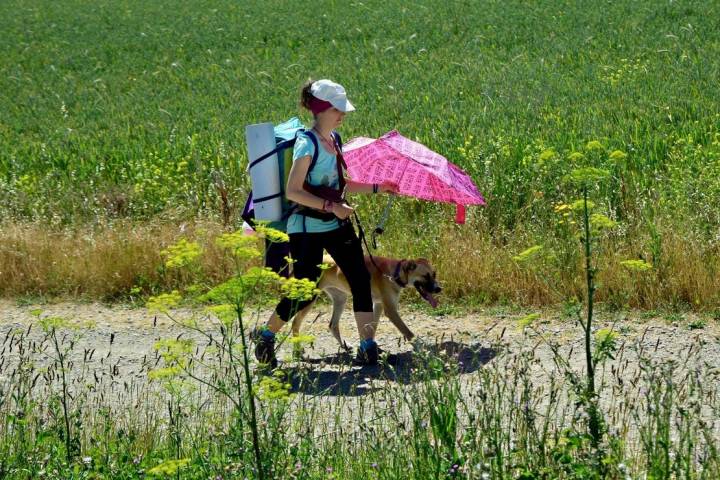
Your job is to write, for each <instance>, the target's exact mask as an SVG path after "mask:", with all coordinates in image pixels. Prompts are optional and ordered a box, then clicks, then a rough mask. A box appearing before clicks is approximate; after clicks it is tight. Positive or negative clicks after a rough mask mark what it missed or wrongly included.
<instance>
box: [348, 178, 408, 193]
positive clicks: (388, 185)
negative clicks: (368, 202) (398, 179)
mask: <svg viewBox="0 0 720 480" xmlns="http://www.w3.org/2000/svg"><path fill="white" fill-rule="evenodd" d="M346 188H347V191H348V193H396V192H397V189H398V186H397V184H396V183H394V182H383V183H359V182H355V181H353V180H347V181H346Z"/></svg>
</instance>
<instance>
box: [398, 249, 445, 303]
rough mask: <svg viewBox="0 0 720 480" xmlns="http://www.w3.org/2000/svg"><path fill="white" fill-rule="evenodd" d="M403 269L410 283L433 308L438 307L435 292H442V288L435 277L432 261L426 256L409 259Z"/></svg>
mask: <svg viewBox="0 0 720 480" xmlns="http://www.w3.org/2000/svg"><path fill="white" fill-rule="evenodd" d="M403 270H405V273H406V274H407V283H408V285H412V286H413V287H415V290H417V291H418V293H419V294H420V296H421V297H422V298H424V299H425V301H426V302H428V303H429V304H430V305H432V307H433V308H435V307H437V305H438V301H437V299H436V298H435V297H434V296H433V294H436V293H440V292H441V291H442V288H440V285H438V283H437V280H436V279H435V269H434V268H433V267H432V265H430V262H428V261H427V260H425V259H424V258H418V259H417V260H407V261H406V262H405V263H404V264H403Z"/></svg>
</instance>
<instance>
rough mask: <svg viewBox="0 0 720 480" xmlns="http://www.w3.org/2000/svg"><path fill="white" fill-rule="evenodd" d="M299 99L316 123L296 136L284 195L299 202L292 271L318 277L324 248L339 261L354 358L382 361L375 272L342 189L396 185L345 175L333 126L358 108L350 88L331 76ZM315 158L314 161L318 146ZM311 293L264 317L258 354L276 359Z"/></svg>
mask: <svg viewBox="0 0 720 480" xmlns="http://www.w3.org/2000/svg"><path fill="white" fill-rule="evenodd" d="M300 104H301V105H302V107H304V108H306V109H308V110H310V111H311V112H312V114H313V117H314V123H313V127H312V129H310V130H307V131H305V132H304V133H302V134H301V135H299V136H298V138H297V140H296V142H295V147H294V151H293V165H292V168H291V169H290V175H289V177H288V183H287V188H286V194H287V198H288V200H290V201H292V202H295V203H297V204H298V206H299V208H298V209H297V210H296V211H295V212H294V213H293V214H292V215H291V216H290V217H289V218H288V224H287V233H288V235H289V236H290V254H291V256H292V258H293V261H294V263H293V272H294V276H295V278H306V279H309V280H312V281H317V280H318V279H319V277H320V274H321V269H320V267H319V265H320V264H321V263H322V257H323V251H324V250H325V251H327V252H328V254H330V256H331V257H332V258H333V260H335V263H336V264H337V265H338V267H339V268H340V270H341V271H342V272H343V274H344V275H345V277H346V278H347V280H348V283H349V284H350V289H351V291H352V296H353V311H354V313H355V321H356V323H357V328H358V333H359V335H360V339H361V341H360V346H359V348H358V355H357V358H356V362H357V363H359V364H362V365H374V364H377V359H378V346H377V343H375V327H374V323H373V302H372V297H371V294H370V274H369V273H368V271H367V268H366V267H365V261H364V256H363V251H362V245H361V243H360V240H359V239H358V237H357V235H356V234H355V229H354V228H353V226H352V222H351V221H350V218H349V217H350V216H351V215H352V213H353V208H352V207H351V206H350V205H348V203H347V202H346V201H345V195H344V194H345V193H346V192H347V193H377V192H393V191H394V190H395V188H396V186H395V185H394V184H392V183H389V182H388V183H383V184H379V185H378V184H375V185H366V184H360V183H355V182H353V181H352V180H350V179H345V178H344V175H343V168H342V165H343V163H344V162H343V161H342V152H341V147H340V141H339V136H338V134H337V132H336V131H335V129H336V128H338V127H339V126H340V125H341V124H342V122H343V119H344V118H345V114H346V113H347V112H352V111H354V110H355V107H353V105H352V104H351V103H350V101H349V100H348V99H347V95H346V93H345V89H344V88H343V87H342V86H341V85H339V84H337V83H335V82H332V81H330V80H318V81H315V82H313V81H309V82H307V83H306V84H305V85H304V86H303V88H302V91H301V96H300ZM316 148H317V149H318V155H317V157H316V158H317V160H316V161H315V162H314V163H313V155H314V153H315V149H316ZM310 301H311V300H306V301H293V300H290V299H288V298H283V299H282V300H281V301H280V303H279V304H278V305H277V307H276V308H275V311H274V312H273V314H272V315H271V317H270V319H269V320H268V322H267V324H266V325H265V327H264V328H262V329H261V330H260V331H259V332H257V334H256V340H257V344H256V346H255V357H256V358H257V359H258V361H260V362H261V363H265V364H269V365H270V366H271V367H272V368H275V367H276V366H277V360H276V358H275V334H276V333H277V332H279V331H280V329H281V328H282V327H283V326H284V325H285V324H286V323H287V321H288V320H290V319H291V318H292V317H293V316H294V315H295V313H297V312H298V311H300V310H301V309H303V308H304V307H305V306H306V305H308V304H309V303H310Z"/></svg>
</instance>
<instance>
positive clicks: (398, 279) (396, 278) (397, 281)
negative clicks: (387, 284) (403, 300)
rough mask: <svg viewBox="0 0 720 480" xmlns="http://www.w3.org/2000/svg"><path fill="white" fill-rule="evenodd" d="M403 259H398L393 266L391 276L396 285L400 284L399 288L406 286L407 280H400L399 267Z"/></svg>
mask: <svg viewBox="0 0 720 480" xmlns="http://www.w3.org/2000/svg"><path fill="white" fill-rule="evenodd" d="M404 261H405V260H400V261H399V262H398V264H397V266H396V267H395V273H393V276H392V279H393V281H394V282H395V283H397V284H398V285H400V288H405V287H407V282H403V281H402V280H400V267H401V266H402V263H403V262H404Z"/></svg>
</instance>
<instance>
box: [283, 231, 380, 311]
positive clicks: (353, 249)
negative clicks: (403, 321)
mask: <svg viewBox="0 0 720 480" xmlns="http://www.w3.org/2000/svg"><path fill="white" fill-rule="evenodd" d="M323 249H324V250H327V252H328V253H329V254H330V256H331V257H332V258H333V260H335V263H336V264H337V266H338V267H340V270H342V272H343V274H344V275H345V278H347V280H348V283H349V284H350V290H351V292H352V296H353V311H355V312H372V311H373V304H372V296H371V294H370V273H368V270H367V268H366V267H365V259H364V256H363V251H362V245H361V244H360V239H359V238H358V237H357V235H356V234H355V229H354V228H353V226H352V223H350V222H343V225H342V226H341V227H340V228H338V229H336V230H332V231H330V232H322V233H291V234H290V254H291V255H292V258H293V260H295V263H294V264H293V275H294V277H295V278H307V279H309V280H312V281H317V280H318V279H319V278H320V273H321V270H320V267H319V266H318V265H320V264H321V263H322V257H323ZM314 299H315V297H313V298H312V299H311V300H305V301H297V300H290V299H288V298H283V299H282V300H280V303H279V304H278V305H277V307H276V308H275V312H276V313H277V314H278V316H279V317H280V319H282V321H284V322H287V321H288V320H290V319H291V318H292V317H293V316H294V315H295V314H296V313H297V312H299V311H300V310H302V309H303V308H305V307H306V306H307V305H308V304H310V302H312V301H313V300H314Z"/></svg>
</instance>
